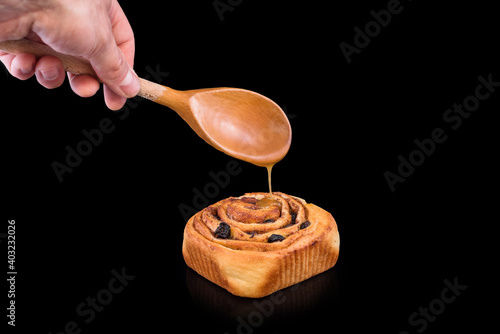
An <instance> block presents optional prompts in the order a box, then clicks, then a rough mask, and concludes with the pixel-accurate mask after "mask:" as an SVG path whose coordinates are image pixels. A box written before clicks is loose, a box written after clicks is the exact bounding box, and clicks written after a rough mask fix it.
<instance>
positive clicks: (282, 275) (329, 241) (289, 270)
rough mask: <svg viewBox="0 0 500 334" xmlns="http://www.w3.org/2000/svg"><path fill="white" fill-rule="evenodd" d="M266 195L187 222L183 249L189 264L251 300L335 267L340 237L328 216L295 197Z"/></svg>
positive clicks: (228, 203)
mask: <svg viewBox="0 0 500 334" xmlns="http://www.w3.org/2000/svg"><path fill="white" fill-rule="evenodd" d="M269 196H270V195H269V194H266V193H249V194H245V195H244V196H241V197H238V198H233V197H231V198H227V199H225V200H222V201H220V202H218V203H215V204H213V205H211V206H209V207H207V208H205V209H203V210H202V211H200V212H198V213H197V214H195V215H194V216H193V217H191V219H189V221H188V222H187V224H186V228H185V230H184V243H183V246H182V252H183V255H184V259H185V261H186V263H187V265H188V266H189V267H191V268H192V269H194V270H195V271H196V272H198V273H199V274H200V275H202V276H203V277H205V278H207V279H208V280H210V281H212V282H214V283H215V284H217V285H219V286H221V287H223V288H224V289H226V290H228V291H229V292H231V293H232V294H234V295H237V296H242V297H253V298H259V297H263V296H267V295H269V294H271V293H273V292H275V291H277V290H280V289H283V288H286V287H287V286H291V285H293V284H296V283H298V282H301V281H303V280H306V279H308V278H310V277H312V276H314V275H317V274H319V273H321V272H323V271H325V270H327V269H329V268H331V267H333V265H334V264H335V263H336V261H337V258H338V254H339V234H338V231H337V225H336V223H335V220H334V219H333V217H332V215H331V214H330V213H328V212H326V211H325V210H323V209H321V208H319V207H317V206H316V205H314V204H308V203H306V202H305V201H304V200H302V199H300V198H298V197H293V196H289V195H286V194H283V193H279V192H276V193H274V199H275V200H274V201H273V200H268V201H266V200H265V198H266V197H269ZM263 199H264V200H263ZM262 202H267V204H266V205H259V203H262Z"/></svg>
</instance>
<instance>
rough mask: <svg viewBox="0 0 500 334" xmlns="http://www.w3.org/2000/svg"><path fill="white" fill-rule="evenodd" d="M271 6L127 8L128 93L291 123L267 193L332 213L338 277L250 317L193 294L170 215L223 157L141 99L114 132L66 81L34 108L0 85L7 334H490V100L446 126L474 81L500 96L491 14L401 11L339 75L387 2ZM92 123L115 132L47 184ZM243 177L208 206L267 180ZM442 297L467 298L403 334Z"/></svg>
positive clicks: (14, 85)
mask: <svg viewBox="0 0 500 334" xmlns="http://www.w3.org/2000/svg"><path fill="white" fill-rule="evenodd" d="M224 2H225V1H224ZM269 2H270V1H267V2H266V1H253V0H252V1H250V0H244V1H242V2H241V3H240V4H238V5H236V6H234V9H233V10H232V11H227V12H225V13H224V14H223V15H224V20H223V21H221V20H220V17H219V16H218V14H217V12H216V10H215V9H214V7H213V1H200V2H193V1H182V2H181V1H177V2H171V1H167V2H165V3H161V4H160V3H159V2H151V1H142V2H135V1H134V2H132V1H127V2H125V1H122V2H121V4H122V7H123V8H124V11H125V13H126V14H127V15H128V18H129V20H130V23H131V25H132V27H133V29H134V32H135V36H136V62H135V69H136V72H137V73H138V74H139V75H140V76H146V75H148V73H150V70H151V69H153V70H154V69H159V70H160V71H161V72H168V73H169V74H168V76H167V75H165V74H164V73H163V76H161V79H162V82H161V83H162V84H164V85H166V86H169V87H172V88H175V89H180V90H184V89H195V88H206V87H219V86H229V87H239V88H245V89H250V90H254V91H257V92H259V93H261V94H263V95H266V96H268V97H269V98H271V99H273V100H274V101H276V102H277V103H278V104H279V105H280V106H281V107H282V108H283V109H284V110H285V111H286V113H287V114H288V115H289V118H290V123H291V126H292V131H293V140H292V146H291V149H290V151H289V153H288V155H287V156H286V157H285V159H284V160H283V161H282V162H280V163H279V164H277V165H276V166H275V169H274V173H273V188H274V189H275V190H277V191H282V192H285V193H288V194H291V195H295V196H299V197H302V198H304V199H306V200H307V201H308V202H311V203H315V204H317V205H319V206H321V207H323V208H324V209H326V210H327V211H330V212H331V213H332V214H333V216H334V217H335V219H336V221H337V224H338V227H339V231H340V236H341V252H340V258H339V261H338V263H337V265H336V266H335V267H334V268H333V269H332V270H330V271H328V272H327V273H325V274H322V275H320V276H318V277H317V278H315V279H314V280H311V282H304V283H302V284H300V285H299V286H298V287H297V288H296V289H295V288H294V289H287V290H285V291H284V292H283V295H281V296H282V297H283V296H284V297H283V298H282V299H281V300H284V302H283V303H279V304H278V303H274V304H273V309H272V312H268V314H264V313H265V312H262V311H260V318H259V315H258V314H257V313H258V312H259V310H258V308H257V307H256V304H255V303H253V301H252V300H246V299H241V298H236V297H233V296H231V295H230V294H228V293H227V292H225V291H224V290H221V289H219V288H218V287H215V286H213V285H212V284H210V283H207V282H206V281H205V280H204V279H201V278H199V277H198V276H197V275H196V274H194V273H193V272H192V271H190V270H188V269H187V267H186V265H185V264H184V261H183V258H182V253H181V245H182V232H183V228H184V224H185V220H184V218H183V216H182V214H181V212H180V211H179V205H180V204H181V203H184V204H186V205H191V206H192V201H193V198H194V193H193V189H195V188H196V189H198V190H203V188H204V186H205V185H206V184H207V183H208V182H211V181H212V180H211V178H210V176H209V173H210V172H211V171H212V172H214V173H217V172H220V171H223V170H225V168H226V164H227V163H228V162H229V161H231V160H233V159H232V158H231V157H228V156H226V155H224V154H222V153H220V152H218V151H216V150H215V149H213V148H212V147H210V146H208V145H207V144H205V142H203V141H202V140H201V139H199V138H198V137H197V136H196V135H195V134H194V132H192V131H191V130H190V128H189V127H188V126H187V125H186V124H185V123H183V121H182V120H181V119H180V117H178V116H177V115H176V114H175V113H174V112H173V111H171V110H169V109H168V108H166V107H162V106H159V105H155V104H154V103H152V102H149V101H141V102H139V103H137V105H135V104H134V107H133V108H129V114H128V116H127V117H124V115H125V111H124V110H122V111H121V112H118V113H113V112H111V111H109V110H107V109H106V107H105V105H104V103H103V99H102V93H98V94H97V95H96V96H95V97H93V98H89V99H82V98H79V97H77V96H76V95H75V94H73V93H72V92H71V90H70V88H69V85H68V84H67V82H66V83H65V84H64V85H63V86H62V87H60V88H58V89H55V90H46V89H44V88H43V87H41V86H39V85H38V84H37V82H36V80H35V79H33V78H32V79H30V80H28V81H25V82H23V81H19V80H17V79H15V78H13V77H10V76H9V75H7V72H5V74H4V71H3V69H0V85H1V92H2V93H1V96H2V106H1V107H0V108H1V112H0V117H1V120H2V121H1V124H2V135H3V141H2V151H1V152H2V171H3V173H2V174H3V175H2V193H3V199H4V200H3V201H2V202H3V203H4V204H2V216H3V217H4V218H3V219H4V220H3V223H2V224H3V226H4V227H3V228H2V232H4V233H5V231H6V229H7V228H6V226H7V219H14V220H15V221H16V226H17V230H16V233H17V234H16V237H17V239H16V251H17V261H16V265H17V270H18V276H17V282H16V289H17V291H16V292H17V293H16V305H17V318H16V324H17V326H16V332H17V331H19V332H21V331H23V332H25V331H26V330H27V329H31V330H34V332H40V333H49V332H52V333H59V332H62V331H63V330H64V327H65V325H66V324H67V323H68V322H70V321H75V322H76V323H77V324H78V326H79V327H78V328H79V329H81V333H104V332H113V333H122V332H129V331H132V330H140V332H151V331H154V332H160V331H161V332H165V331H179V332H200V333H221V334H223V333H225V332H227V333H231V334H232V333H238V332H240V333H248V334H250V333H301V332H304V331H306V332H328V333H361V332H372V331H380V332H384V333H400V332H401V331H408V332H410V333H417V330H423V332H425V333H451V332H456V331H459V330H461V329H464V328H466V327H469V326H471V327H472V328H475V329H476V330H480V329H486V328H487V327H486V326H487V324H488V323H489V322H490V321H491V319H492V315H493V310H492V309H491V306H489V305H488V303H491V302H493V303H494V302H495V300H494V299H492V298H491V297H490V296H491V294H492V293H493V291H494V290H495V286H496V285H495V284H493V283H492V281H493V280H492V279H491V278H492V277H494V275H493V269H494V267H495V265H496V264H497V263H498V261H497V260H494V256H493V254H494V253H493V252H494V251H495V249H496V248H495V244H494V242H493V239H494V238H493V233H495V232H494V231H495V227H496V226H495V225H496V223H497V222H498V217H497V215H496V214H493V206H494V205H495V204H498V195H497V190H496V185H495V179H496V176H497V172H498V164H496V162H495V159H494V158H495V156H496V155H498V149H497V148H496V146H495V145H494V144H495V143H498V130H497V128H498V117H494V115H495V114H496V113H498V111H499V105H500V100H499V99H500V97H499V94H500V92H499V91H500V88H496V92H495V93H492V94H491V96H490V97H489V98H488V99H486V100H485V101H481V103H480V105H479V108H478V109H477V110H476V111H474V112H473V113H472V114H471V116H470V117H469V118H468V119H464V120H463V123H462V124H461V126H460V127H458V128H457V129H456V130H453V129H452V128H451V127H450V125H451V124H447V123H446V122H445V121H444V120H443V115H444V113H445V111H446V110H447V109H449V108H452V106H453V104H455V103H457V104H458V103H460V104H461V103H463V101H464V99H465V98H466V97H468V96H470V95H473V94H474V92H475V89H476V86H477V85H478V84H479V81H478V77H479V76H483V77H484V78H487V77H488V75H490V74H491V75H492V78H493V81H496V82H498V81H500V67H499V66H498V63H497V62H498V60H499V54H500V53H499V51H498V49H499V48H498V32H499V31H500V30H499V23H498V22H499V21H498V17H497V14H495V10H494V9H493V7H492V6H493V5H481V4H478V3H477V2H476V3H475V5H474V6H473V7H472V5H471V4H470V3H469V4H462V3H457V2H449V3H448V4H441V5H440V7H438V6H437V5H436V3H435V2H431V1H411V2H410V1H402V2H401V5H402V6H403V10H402V11H401V13H400V14H397V15H393V16H392V20H391V22H390V23H389V25H388V26H387V27H385V28H382V29H381V31H380V33H379V34H378V35H377V36H374V37H373V38H371V41H370V43H369V45H368V46H366V47H365V48H363V49H362V50H361V51H360V52H359V54H353V55H352V62H351V63H349V64H348V63H347V61H346V58H345V57H344V55H343V54H342V51H341V49H340V47H339V44H340V43H341V42H346V43H349V44H353V39H354V35H355V31H354V30H353V29H354V27H356V26H358V27H360V28H361V29H363V28H364V26H365V24H366V23H367V22H369V21H372V20H373V17H372V16H371V15H370V11H371V10H375V11H379V10H381V9H385V8H387V3H388V2H387V1H372V2H367V3H360V2H348V1H341V2H333V3H326V2H301V1H299V2H297V1H295V2H293V1H273V2H272V5H271V4H269ZM237 3H238V2H237V1H233V4H237ZM148 69H149V70H148ZM151 79H152V80H153V78H151ZM129 106H130V105H129ZM120 117H122V118H123V119H120ZM104 118H109V119H110V120H111V121H112V124H113V126H114V128H113V129H114V130H113V131H112V132H111V133H109V134H106V135H104V137H103V141H102V143H101V144H100V145H99V146H97V147H94V148H93V151H92V153H91V154H90V155H88V156H87V157H84V158H83V159H82V162H81V163H80V164H79V165H78V166H77V167H75V168H74V170H73V171H72V172H71V173H66V174H64V176H63V182H59V180H58V178H57V177H56V174H55V173H54V170H53V168H52V166H51V164H52V163H53V162H54V161H58V162H61V163H64V159H65V156H66V154H67V152H66V150H65V147H66V146H67V145H69V146H71V147H72V148H76V146H77V144H78V143H79V142H80V141H81V140H84V139H85V137H84V136H83V134H82V130H84V129H86V130H88V131H90V130H91V129H95V128H97V127H98V126H99V123H100V122H101V120H102V119H104ZM435 128H442V129H443V130H444V131H445V133H446V135H447V139H446V141H445V142H444V143H442V144H438V145H436V148H435V151H434V153H433V154H432V155H431V156H428V157H426V158H425V161H424V162H423V163H422V164H421V165H420V166H417V167H415V170H414V171H413V173H412V174H411V175H410V176H408V177H407V178H406V180H405V182H403V183H397V184H396V186H395V191H394V192H392V191H391V189H390V187H389V185H388V184H387V182H386V180H385V178H384V173H385V172H386V171H391V172H393V173H397V169H398V164H399V160H398V156H399V155H402V156H403V157H406V158H408V156H409V155H410V153H411V152H412V151H414V150H415V149H416V148H417V147H416V145H415V144H414V141H415V140H416V139H418V140H424V139H428V138H430V136H431V132H432V131H433V130H434V129H435ZM239 166H240V168H241V172H239V173H238V175H235V176H233V177H232V178H231V181H230V183H229V185H228V186H227V187H223V188H220V189H219V192H218V194H217V196H214V197H213V198H211V199H210V202H215V201H218V200H220V199H223V198H226V197H229V196H239V195H242V194H243V193H245V192H253V191H265V190H266V189H267V179H266V171H265V169H264V168H261V167H256V166H253V165H250V164H247V163H245V162H239ZM3 245H5V239H3V240H2V246H3ZM2 249H4V250H5V248H4V247H2ZM496 253H497V252H496ZM4 254H6V251H5V253H4ZM5 257H6V256H5ZM495 257H496V256H495ZM122 268H124V270H125V272H126V273H127V274H128V275H132V276H135V278H134V279H133V280H131V281H130V282H129V284H128V286H127V287H125V288H124V289H123V291H122V292H121V293H119V294H117V295H114V296H113V300H112V301H111V302H110V303H109V305H106V306H105V307H104V309H103V310H102V312H98V313H96V317H95V319H93V320H92V321H91V322H90V323H88V324H87V323H85V321H84V320H85V319H87V318H86V317H82V316H80V315H78V314H77V312H76V309H77V306H78V305H79V304H80V303H82V302H85V301H86V298H87V297H95V296H96V295H97V294H98V292H99V291H101V290H102V289H105V288H107V286H108V282H109V281H110V279H111V278H112V277H113V274H112V273H111V271H112V270H113V269H114V270H116V271H118V272H121V270H122ZM5 271H6V270H5ZM444 280H448V281H450V282H453V281H454V280H457V281H458V282H459V284H461V285H466V286H467V288H466V289H465V290H464V291H463V292H462V293H461V294H460V296H458V297H457V298H456V300H455V301H454V302H452V303H450V304H446V305H445V309H444V311H443V312H442V314H439V315H437V316H436V318H435V320H433V321H428V323H427V327H426V328H423V326H421V325H418V326H415V325H412V324H411V323H410V322H409V317H410V315H411V314H413V313H414V312H418V311H419V308H420V307H429V304H430V303H432V302H433V301H434V300H435V299H439V298H440V296H441V292H442V290H443V289H444V288H445V287H446V285H445V283H444ZM4 282H5V281H4ZM5 289H7V288H6V287H5ZM5 291H6V290H5ZM0 295H2V296H4V297H3V300H4V302H2V303H3V304H2V305H5V306H2V309H3V310H4V311H3V312H6V311H5V308H6V305H7V304H6V303H7V301H6V299H7V298H6V296H5V295H6V293H5V292H1V293H0ZM264 300H267V301H268V302H267V304H269V301H270V300H271V299H270V297H268V298H267V299H266V298H264ZM265 304H266V303H265ZM267 304H266V305H267ZM436 305H437V304H436ZM252 317H253V318H252ZM2 318H3V320H2V321H3V322H7V320H6V317H5V316H2ZM420 319H423V318H422V317H420ZM241 321H243V322H245V323H246V324H247V325H246V326H244V325H241V323H242V322H241ZM252 322H253V323H254V324H255V326H251V325H249V323H252ZM9 329H11V330H12V328H10V327H9Z"/></svg>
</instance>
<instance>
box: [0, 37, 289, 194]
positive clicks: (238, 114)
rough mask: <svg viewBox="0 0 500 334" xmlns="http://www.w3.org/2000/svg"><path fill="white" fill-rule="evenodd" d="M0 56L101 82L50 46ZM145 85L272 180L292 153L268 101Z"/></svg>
mask: <svg viewBox="0 0 500 334" xmlns="http://www.w3.org/2000/svg"><path fill="white" fill-rule="evenodd" d="M0 50H3V51H5V52H8V53H12V54H19V53H23V52H27V53H31V54H33V55H35V56H36V57H42V56H46V55H51V56H55V57H57V58H59V59H60V60H61V62H62V64H63V66H64V68H65V70H66V71H67V72H71V73H74V74H87V75H91V76H94V77H96V78H97V76H96V74H95V72H94V70H93V69H92V66H90V64H89V63H88V62H87V61H85V60H83V59H81V58H78V57H73V56H68V55H65V54H61V53H58V52H56V51H54V50H53V49H51V48H50V47H48V46H46V45H42V44H39V43H35V42H32V41H28V40H24V39H23V40H18V41H7V42H0ZM140 80H141V90H140V92H139V94H138V95H139V96H141V97H144V98H146V99H149V100H151V101H153V102H156V103H159V104H161V105H164V106H167V107H169V108H170V109H172V110H174V111H175V112H177V114H179V115H180V116H181V117H182V119H183V120H184V121H186V122H187V123H188V124H189V126H190V127H191V128H192V129H193V130H194V131H195V132H196V133H197V134H198V136H200V137H201V138H202V139H204V140H205V141H206V142H207V143H208V144H210V145H212V146H213V147H215V148H216V149H218V150H219V151H222V152H224V153H226V154H228V155H230V156H232V157H234V158H237V159H240V160H244V161H247V162H250V163H252V164H255V165H257V166H263V167H267V169H268V173H269V178H270V173H271V168H272V166H273V165H274V164H276V163H277V162H278V161H280V160H281V159H283V157H284V156H285V155H286V153H287V152H288V149H289V148H290V143H291V138H292V131H291V128H290V123H289V122H288V118H287V117H286V115H285V113H284V112H283V110H281V108H280V107H279V106H278V105H277V104H276V103H274V102H273V101H272V100H270V99H268V98H267V97H265V96H262V95H260V94H258V93H255V92H252V91H248V90H244V89H238V88H208V89H196V90H188V91H178V90H174V89H172V88H168V87H165V86H162V85H159V84H156V83H153V82H151V81H148V80H145V79H140ZM269 185H270V183H269ZM269 188H271V187H269Z"/></svg>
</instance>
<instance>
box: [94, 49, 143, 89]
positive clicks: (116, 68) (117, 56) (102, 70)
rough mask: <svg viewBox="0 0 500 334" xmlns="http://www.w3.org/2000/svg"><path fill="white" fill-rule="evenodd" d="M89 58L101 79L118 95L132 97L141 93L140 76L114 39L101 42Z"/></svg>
mask: <svg viewBox="0 0 500 334" xmlns="http://www.w3.org/2000/svg"><path fill="white" fill-rule="evenodd" d="M88 60H89V61H90V64H91V65H92V67H93V68H94V70H95V72H96V74H97V76H98V77H99V79H100V80H101V81H102V82H103V83H104V84H105V85H106V86H108V88H109V89H111V90H112V91H113V92H114V93H116V94H117V95H120V96H122V97H127V98H130V97H134V96H136V95H137V94H138V93H139V90H140V87H141V83H140V81H139V77H138V76H137V75H136V74H135V72H134V70H133V69H132V66H131V65H130V64H129V63H128V62H127V60H126V58H125V55H124V54H123V52H122V50H121V49H120V48H119V47H118V46H117V45H116V42H115V41H114V39H113V40H111V41H107V42H105V43H100V45H99V47H98V49H97V50H95V52H94V53H93V54H92V56H91V57H89V59H88Z"/></svg>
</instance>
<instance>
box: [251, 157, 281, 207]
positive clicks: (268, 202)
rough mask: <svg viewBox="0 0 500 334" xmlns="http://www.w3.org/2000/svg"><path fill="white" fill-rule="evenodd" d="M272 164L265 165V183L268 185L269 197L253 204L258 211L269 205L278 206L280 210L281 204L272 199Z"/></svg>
mask: <svg viewBox="0 0 500 334" xmlns="http://www.w3.org/2000/svg"><path fill="white" fill-rule="evenodd" d="M273 166H274V164H269V165H266V168H267V182H268V183H269V197H263V198H261V199H259V200H258V201H257V203H255V205H257V207H258V208H259V209H266V208H268V207H270V206H271V205H275V206H278V207H279V208H280V209H281V203H280V202H279V201H277V200H276V199H275V198H274V195H273V189H272V187H271V170H272V169H273Z"/></svg>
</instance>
